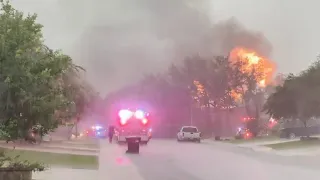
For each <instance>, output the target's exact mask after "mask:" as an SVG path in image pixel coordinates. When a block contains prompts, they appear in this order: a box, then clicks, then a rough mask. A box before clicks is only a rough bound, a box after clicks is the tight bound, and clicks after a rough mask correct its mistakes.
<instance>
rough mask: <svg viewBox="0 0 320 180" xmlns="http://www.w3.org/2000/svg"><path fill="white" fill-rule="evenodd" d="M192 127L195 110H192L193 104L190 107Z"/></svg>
mask: <svg viewBox="0 0 320 180" xmlns="http://www.w3.org/2000/svg"><path fill="white" fill-rule="evenodd" d="M190 125H191V126H192V125H193V109H192V104H191V106H190Z"/></svg>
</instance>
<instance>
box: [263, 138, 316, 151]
mask: <svg viewBox="0 0 320 180" xmlns="http://www.w3.org/2000/svg"><path fill="white" fill-rule="evenodd" d="M265 146H266V147H270V148H272V149H275V150H287V149H299V148H307V147H316V146H319V147H320V140H319V139H315V140H304V141H290V142H283V143H277V144H268V145H265Z"/></svg>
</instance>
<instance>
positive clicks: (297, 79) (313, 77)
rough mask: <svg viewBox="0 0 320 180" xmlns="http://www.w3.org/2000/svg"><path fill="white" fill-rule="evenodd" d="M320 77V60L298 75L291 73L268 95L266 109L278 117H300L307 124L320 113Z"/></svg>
mask: <svg viewBox="0 0 320 180" xmlns="http://www.w3.org/2000/svg"><path fill="white" fill-rule="evenodd" d="M319 78H320V63H319V61H317V62H316V63H314V64H313V65H311V66H310V67H309V68H308V69H307V70H305V71H302V72H301V73H300V74H298V75H293V74H290V75H289V76H288V77H287V78H286V80H285V81H284V83H283V85H280V86H278V87H277V88H276V90H275V92H274V93H272V94H271V95H270V96H269V97H268V99H267V101H266V104H265V105H264V110H265V111H266V112H267V113H268V114H270V116H273V117H274V118H276V119H288V120H289V119H294V120H296V119H298V120H300V121H301V122H302V123H303V124H304V126H307V123H308V121H309V120H310V119H312V118H313V117H319V115H320V113H319V108H320V96H319V93H318V92H319V90H320V83H319Z"/></svg>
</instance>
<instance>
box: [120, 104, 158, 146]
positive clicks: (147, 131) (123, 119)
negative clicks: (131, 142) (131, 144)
mask: <svg viewBox="0 0 320 180" xmlns="http://www.w3.org/2000/svg"><path fill="white" fill-rule="evenodd" d="M151 133H152V129H151V128H150V116H149V113H147V112H144V111H142V110H129V109H123V110H120V111H119V114H118V118H117V127H116V132H115V138H116V141H118V143H125V142H126V138H127V137H139V138H141V140H140V143H142V144H147V143H148V142H149V140H150V139H151Z"/></svg>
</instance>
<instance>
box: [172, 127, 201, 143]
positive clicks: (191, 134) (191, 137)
mask: <svg viewBox="0 0 320 180" xmlns="http://www.w3.org/2000/svg"><path fill="white" fill-rule="evenodd" d="M177 141H196V142H201V132H199V130H198V128H197V127H195V126H183V127H182V128H181V129H180V131H179V132H178V134H177Z"/></svg>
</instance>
